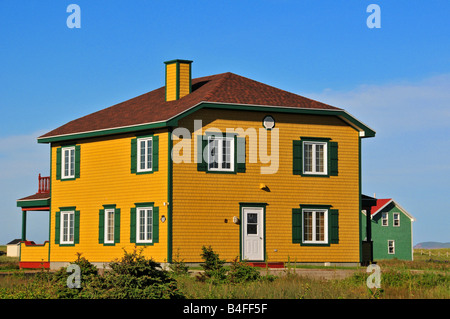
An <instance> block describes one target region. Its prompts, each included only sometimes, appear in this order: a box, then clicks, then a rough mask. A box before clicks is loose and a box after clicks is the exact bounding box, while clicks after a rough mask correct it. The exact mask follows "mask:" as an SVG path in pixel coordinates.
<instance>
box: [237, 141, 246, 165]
mask: <svg viewBox="0 0 450 319" xmlns="http://www.w3.org/2000/svg"><path fill="white" fill-rule="evenodd" d="M235 143H236V145H237V146H236V172H238V173H245V137H236V139H235Z"/></svg>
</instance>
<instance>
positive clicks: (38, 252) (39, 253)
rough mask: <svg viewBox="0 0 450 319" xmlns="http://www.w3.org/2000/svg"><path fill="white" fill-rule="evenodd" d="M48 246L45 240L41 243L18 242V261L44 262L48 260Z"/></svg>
mask: <svg viewBox="0 0 450 319" xmlns="http://www.w3.org/2000/svg"><path fill="white" fill-rule="evenodd" d="M48 247H49V244H48V243H47V242H46V243H44V244H43V245H36V246H35V245H33V246H27V245H25V243H21V244H20V261H21V262H30V261H31V262H46V261H48Z"/></svg>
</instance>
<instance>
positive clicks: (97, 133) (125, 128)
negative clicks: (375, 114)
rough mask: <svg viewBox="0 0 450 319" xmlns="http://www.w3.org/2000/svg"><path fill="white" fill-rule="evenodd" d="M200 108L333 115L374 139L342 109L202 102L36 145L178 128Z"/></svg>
mask: <svg viewBox="0 0 450 319" xmlns="http://www.w3.org/2000/svg"><path fill="white" fill-rule="evenodd" d="M202 108H219V109H239V110H249V111H264V112H267V111H272V112H274V111H275V112H281V113H299V114H320V115H333V116H338V117H339V118H341V119H342V120H343V121H345V122H346V123H347V124H349V125H350V126H352V127H353V128H355V129H356V130H357V131H358V132H359V136H360V137H362V138H366V137H374V136H375V131H374V130H372V129H371V128H369V127H368V126H367V125H365V124H364V123H362V122H360V121H359V120H357V119H356V118H355V117H353V116H352V115H351V114H350V113H348V112H346V111H345V110H342V109H314V108H299V107H290V106H279V105H254V104H237V103H236V104H235V103H222V102H211V101H202V102H199V103H197V104H195V105H193V106H191V107H190V108H188V109H186V110H184V111H182V112H180V113H178V114H176V115H174V116H172V117H171V118H169V119H167V120H164V121H159V122H149V123H143V124H137V125H129V126H122V127H116V128H107V129H100V130H92V131H85V132H78V133H70V134H61V135H53V136H41V137H39V138H38V143H52V142H62V141H68V140H74V139H81V138H90V137H98V136H105V135H113V134H121V133H130V132H136V131H142V130H148V129H155V128H162V127H167V126H178V121H179V120H180V119H182V118H184V117H186V116H188V115H189V114H191V113H193V112H196V111H198V110H199V109H202Z"/></svg>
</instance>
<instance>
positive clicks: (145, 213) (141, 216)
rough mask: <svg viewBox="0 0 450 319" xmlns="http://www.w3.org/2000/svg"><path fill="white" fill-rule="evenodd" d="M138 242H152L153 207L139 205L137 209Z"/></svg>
mask: <svg viewBox="0 0 450 319" xmlns="http://www.w3.org/2000/svg"><path fill="white" fill-rule="evenodd" d="M136 219H137V220H136V228H137V229H136V233H137V238H136V242H137V243H152V238H153V237H152V235H153V207H139V208H137V209H136Z"/></svg>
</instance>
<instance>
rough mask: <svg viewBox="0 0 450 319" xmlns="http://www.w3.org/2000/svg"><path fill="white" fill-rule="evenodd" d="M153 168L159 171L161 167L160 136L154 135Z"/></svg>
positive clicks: (154, 170)
mask: <svg viewBox="0 0 450 319" xmlns="http://www.w3.org/2000/svg"><path fill="white" fill-rule="evenodd" d="M152 143H153V145H152V166H153V168H152V170H153V172H157V171H158V169H159V136H158V135H154V136H153V137H152Z"/></svg>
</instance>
